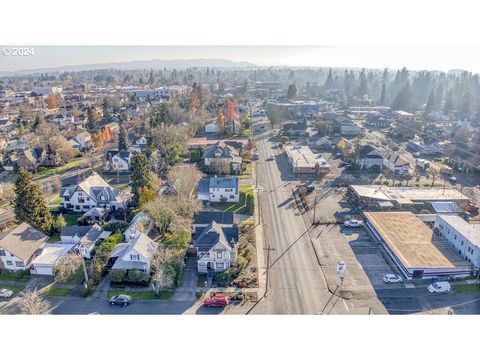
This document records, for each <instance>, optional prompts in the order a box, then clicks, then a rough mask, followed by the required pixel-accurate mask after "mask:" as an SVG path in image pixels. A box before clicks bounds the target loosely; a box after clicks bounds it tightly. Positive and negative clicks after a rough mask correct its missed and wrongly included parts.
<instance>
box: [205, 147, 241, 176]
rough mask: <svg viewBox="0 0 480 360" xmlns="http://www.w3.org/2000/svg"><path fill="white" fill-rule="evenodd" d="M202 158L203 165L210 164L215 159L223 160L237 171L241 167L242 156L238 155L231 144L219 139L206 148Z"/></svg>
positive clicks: (212, 163) (213, 162)
mask: <svg viewBox="0 0 480 360" xmlns="http://www.w3.org/2000/svg"><path fill="white" fill-rule="evenodd" d="M202 158H203V160H204V162H205V166H212V165H214V164H215V162H216V161H219V160H223V161H225V162H227V163H228V164H229V165H230V168H231V170H233V171H236V172H239V171H241V169H242V158H241V157H240V156H238V151H237V150H236V149H235V148H234V147H233V146H230V145H227V144H225V143H223V142H220V141H219V142H217V143H216V144H215V145H213V146H211V147H209V148H207V149H206V150H205V152H204V153H203V156H202Z"/></svg>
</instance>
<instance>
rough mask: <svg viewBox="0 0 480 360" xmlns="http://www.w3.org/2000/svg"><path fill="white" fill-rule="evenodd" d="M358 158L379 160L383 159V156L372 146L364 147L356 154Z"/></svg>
mask: <svg viewBox="0 0 480 360" xmlns="http://www.w3.org/2000/svg"><path fill="white" fill-rule="evenodd" d="M358 157H359V158H369V159H381V158H383V155H382V154H381V153H380V150H378V149H377V148H375V147H374V146H372V145H365V146H363V147H362V148H361V149H360V151H359V153H358Z"/></svg>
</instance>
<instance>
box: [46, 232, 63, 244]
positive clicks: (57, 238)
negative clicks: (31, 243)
mask: <svg viewBox="0 0 480 360" xmlns="http://www.w3.org/2000/svg"><path fill="white" fill-rule="evenodd" d="M59 241H60V234H57V235H52V236H50V238H49V239H48V240H47V243H49V244H51V243H56V242H59Z"/></svg>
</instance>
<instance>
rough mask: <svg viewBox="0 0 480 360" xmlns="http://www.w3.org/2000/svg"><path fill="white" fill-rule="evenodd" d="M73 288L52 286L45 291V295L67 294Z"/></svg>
mask: <svg viewBox="0 0 480 360" xmlns="http://www.w3.org/2000/svg"><path fill="white" fill-rule="evenodd" d="M70 290H71V289H66V288H56V287H53V286H52V287H50V288H49V289H48V290H47V291H45V292H44V295H45V296H67V295H68V294H69V293H70Z"/></svg>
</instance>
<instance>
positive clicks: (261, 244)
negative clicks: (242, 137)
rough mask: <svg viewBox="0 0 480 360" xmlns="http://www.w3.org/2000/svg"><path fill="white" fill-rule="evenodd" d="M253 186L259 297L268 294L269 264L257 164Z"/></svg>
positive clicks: (253, 171)
mask: <svg viewBox="0 0 480 360" xmlns="http://www.w3.org/2000/svg"><path fill="white" fill-rule="evenodd" d="M252 186H253V199H254V204H255V208H254V210H253V217H254V219H255V239H256V248H257V268H258V292H259V296H263V295H264V294H266V292H267V288H266V286H267V281H266V280H267V264H266V263H265V240H264V237H263V233H264V229H263V221H262V218H261V211H260V206H261V204H260V201H259V197H258V190H259V189H258V187H257V163H256V162H254V163H253V164H252Z"/></svg>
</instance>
